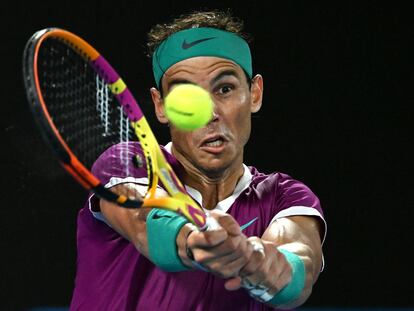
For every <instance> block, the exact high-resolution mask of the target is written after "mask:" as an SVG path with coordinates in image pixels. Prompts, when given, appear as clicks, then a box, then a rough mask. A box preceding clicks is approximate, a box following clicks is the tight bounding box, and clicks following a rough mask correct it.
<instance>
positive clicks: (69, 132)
mask: <svg viewBox="0 0 414 311" xmlns="http://www.w3.org/2000/svg"><path fill="white" fill-rule="evenodd" d="M38 76H39V82H40V87H41V89H42V93H43V97H44V102H45V103H46V106H47V110H48V113H49V115H50V116H51V119H52V120H53V123H54V125H55V127H56V128H57V130H58V132H59V133H60V135H61V136H62V138H63V140H64V141H65V142H66V144H67V145H68V146H69V148H70V149H71V150H72V151H73V153H74V154H75V155H76V157H78V159H79V160H80V161H81V162H82V163H84V164H85V165H86V166H87V167H88V168H90V167H91V166H92V164H93V162H94V161H95V160H96V159H97V158H98V156H99V155H100V154H101V153H102V152H103V151H105V150H106V149H107V148H108V147H110V146H112V145H114V144H117V143H120V142H127V141H129V140H133V131H132V130H131V126H130V123H129V121H128V118H127V117H126V116H125V115H124V113H123V112H122V109H121V108H120V106H119V104H118V103H117V102H116V99H115V98H114V96H113V94H112V92H111V91H110V90H109V88H108V85H107V84H106V83H105V82H104V81H103V80H102V79H101V78H100V77H99V76H98V75H97V74H96V73H95V71H94V70H93V69H92V68H91V67H90V66H89V64H88V62H87V61H86V60H85V59H84V58H83V57H81V56H80V55H79V54H78V53H77V52H75V51H74V50H73V49H72V48H71V47H68V45H67V44H65V43H64V42H61V41H59V40H57V39H53V38H49V39H48V40H46V41H45V42H43V44H42V46H41V48H40V50H39V55H38ZM121 150H123V148H121ZM121 153H122V152H121ZM119 156H120V158H121V161H122V163H123V165H124V168H125V169H126V170H128V167H129V163H130V161H131V159H129V158H127V153H126V152H125V154H120V155H119ZM127 173H128V172H127Z"/></svg>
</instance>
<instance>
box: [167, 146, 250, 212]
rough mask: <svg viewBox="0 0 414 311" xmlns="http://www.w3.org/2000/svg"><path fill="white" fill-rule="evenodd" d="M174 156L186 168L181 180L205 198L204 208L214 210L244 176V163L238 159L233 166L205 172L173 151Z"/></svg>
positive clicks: (231, 192)
mask: <svg viewBox="0 0 414 311" xmlns="http://www.w3.org/2000/svg"><path fill="white" fill-rule="evenodd" d="M172 151H173V154H174V156H175V157H176V158H177V160H178V161H179V162H180V163H181V164H182V165H183V167H184V174H183V175H182V176H181V180H182V181H183V182H184V184H186V185H188V186H190V187H192V188H194V189H196V190H197V191H199V192H200V193H201V196H202V198H203V202H202V204H203V207H204V208H206V209H209V210H211V209H214V208H215V207H216V205H217V203H218V202H220V201H223V200H224V199H226V198H227V197H229V196H230V195H231V194H233V192H234V189H235V188H236V185H237V183H238V181H239V180H240V178H241V177H242V176H243V174H244V167H243V162H242V160H241V159H237V160H235V161H233V162H232V164H231V165H230V166H229V167H227V168H224V169H221V170H219V171H217V170H215V171H214V172H213V171H204V170H201V169H199V168H197V167H195V166H194V165H193V164H192V163H190V162H189V161H188V160H187V159H186V158H184V157H182V156H181V155H180V154H177V153H175V152H174V149H173V150H172Z"/></svg>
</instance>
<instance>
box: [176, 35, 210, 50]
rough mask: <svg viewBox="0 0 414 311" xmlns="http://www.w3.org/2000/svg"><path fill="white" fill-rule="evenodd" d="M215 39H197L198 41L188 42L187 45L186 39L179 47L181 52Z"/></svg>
mask: <svg viewBox="0 0 414 311" xmlns="http://www.w3.org/2000/svg"><path fill="white" fill-rule="evenodd" d="M215 38H216V37H210V38H203V39H198V40H195V41H193V42H189V43H187V41H186V39H184V41H183V44H182V45H181V47H182V48H183V50H187V49H189V48H192V47H193V46H194V45H197V44H199V43H201V42H204V41H208V40H212V39H215Z"/></svg>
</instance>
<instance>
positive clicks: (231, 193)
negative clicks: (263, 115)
mask: <svg viewBox="0 0 414 311" xmlns="http://www.w3.org/2000/svg"><path fill="white" fill-rule="evenodd" d="M241 31H242V23H241V22H240V21H238V20H237V19H236V18H234V17H233V16H231V14H229V13H227V12H196V13H192V14H189V15H186V16H181V17H180V18H177V19H175V20H174V21H173V22H172V23H170V24H160V25H156V26H155V27H154V28H153V29H152V30H151V31H150V33H149V43H148V47H149V51H150V55H151V57H152V63H153V73H154V77H155V83H156V85H157V87H154V88H152V89H151V96H152V100H153V102H154V107H155V113H156V115H157V118H158V120H159V121H160V122H161V123H168V120H167V118H166V116H165V114H164V108H163V107H164V106H163V104H164V102H163V100H164V98H165V96H166V94H168V93H169V92H170V91H171V89H172V88H173V87H174V86H176V85H178V84H183V83H190V84H195V85H199V86H201V87H203V88H204V89H206V90H207V91H209V93H210V94H211V97H212V99H213V101H214V116H213V118H212V120H211V121H210V123H209V124H208V125H207V126H206V127H204V128H201V129H198V130H195V131H193V132H184V131H180V130H179V129H177V128H175V127H174V126H172V125H171V126H170V133H171V142H170V143H169V144H167V145H166V146H165V147H164V148H163V151H164V153H165V155H166V158H167V160H168V161H169V162H170V164H171V165H172V167H173V168H174V170H175V171H176V172H177V174H178V175H179V178H180V179H181V181H182V182H183V183H184V184H185V186H186V189H187V191H188V192H189V193H190V195H191V196H192V197H193V198H194V199H195V200H196V201H198V202H199V203H200V205H201V206H203V208H204V209H205V210H207V211H211V212H210V215H211V216H212V217H213V218H214V219H216V220H217V222H218V224H219V228H216V229H213V230H207V231H199V230H197V229H196V228H195V227H194V226H193V225H191V224H190V223H188V221H186V220H185V219H184V218H183V217H182V216H179V215H178V214H175V213H173V212H169V211H163V210H159V209H156V208H153V209H126V208H120V207H119V206H117V205H116V204H114V203H110V202H107V201H105V200H99V199H98V198H97V197H96V196H92V197H91V198H90V199H89V200H88V202H87V204H86V205H85V208H84V209H82V210H81V211H80V214H79V218H78V268H77V275H76V284H75V290H74V295H73V298H72V303H71V310H267V309H269V310H273V309H284V310H286V309H292V308H294V307H297V306H299V305H301V304H303V303H304V302H305V301H306V300H307V298H308V297H309V295H310V293H311V291H312V287H313V285H314V283H315V282H316V280H317V278H318V275H319V272H320V271H321V269H322V257H323V256H322V246H321V245H322V242H323V239H324V237H325V233H326V224H325V221H324V218H323V211H322V209H321V206H320V203H319V200H318V198H317V197H316V195H315V194H313V192H312V191H311V190H310V189H309V188H308V187H307V186H306V185H304V184H303V183H301V182H300V181H297V180H294V179H293V178H291V177H290V176H288V175H286V174H282V173H272V174H263V173H260V172H259V171H258V170H257V169H256V168H254V167H252V166H246V165H245V164H244V163H243V150H244V147H245V145H246V143H247V141H248V139H249V136H250V129H251V114H252V113H254V112H257V111H258V110H259V109H260V107H261V104H262V95H263V78H262V76H260V75H258V74H257V75H253V70H252V61H251V55H250V49H249V45H248V43H247V39H246V37H245V35H243V34H242V32H241ZM136 162H137V163H136V167H134V168H132V167H131V172H133V173H131V174H130V175H129V176H126V175H125V176H119V174H118V173H117V159H113V158H110V157H107V156H105V155H103V156H101V157H100V158H99V159H98V160H97V161H96V162H95V164H94V167H93V171H94V173H95V174H96V175H97V176H99V177H100V179H101V180H106V181H107V183H106V185H107V186H108V187H113V188H114V189H116V191H117V192H119V193H122V194H125V195H127V196H128V194H129V193H130V192H131V193H132V192H135V190H136V189H139V188H140V187H142V189H143V193H144V192H145V186H146V184H148V178H147V171H146V169H145V167H141V166H140V163H139V162H140V161H139V157H138V158H137V161H136ZM158 191H159V195H163V189H162V187H160V188H159V189H158Z"/></svg>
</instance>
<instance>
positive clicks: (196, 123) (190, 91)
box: [165, 84, 213, 131]
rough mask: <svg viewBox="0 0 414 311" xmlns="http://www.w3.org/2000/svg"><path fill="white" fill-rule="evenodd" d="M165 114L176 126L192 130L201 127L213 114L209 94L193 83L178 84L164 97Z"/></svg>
mask: <svg viewBox="0 0 414 311" xmlns="http://www.w3.org/2000/svg"><path fill="white" fill-rule="evenodd" d="M165 114H166V116H167V118H168V120H170V122H171V123H172V124H173V125H174V126H176V127H177V128H179V129H181V130H185V131H193V130H196V129H198V128H201V127H203V126H205V125H207V123H208V122H209V121H210V120H211V118H212V116H213V101H212V99H211V97H210V94H209V93H208V92H207V91H206V90H205V89H203V88H202V87H200V86H197V85H194V84H180V85H177V86H176V87H174V88H173V89H172V90H171V92H170V93H169V94H168V95H167V96H166V97H165Z"/></svg>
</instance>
